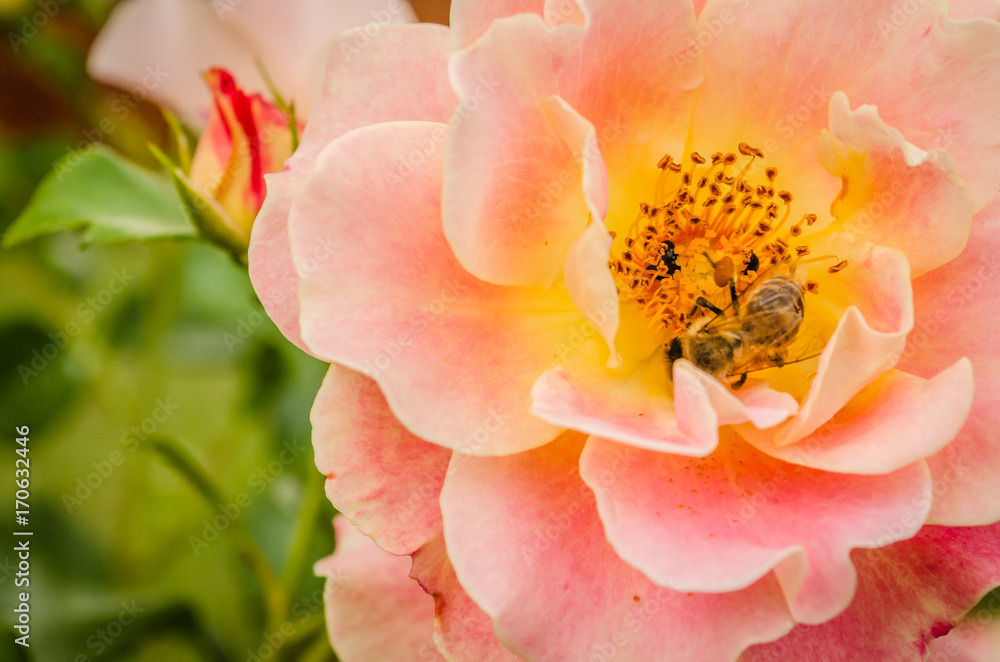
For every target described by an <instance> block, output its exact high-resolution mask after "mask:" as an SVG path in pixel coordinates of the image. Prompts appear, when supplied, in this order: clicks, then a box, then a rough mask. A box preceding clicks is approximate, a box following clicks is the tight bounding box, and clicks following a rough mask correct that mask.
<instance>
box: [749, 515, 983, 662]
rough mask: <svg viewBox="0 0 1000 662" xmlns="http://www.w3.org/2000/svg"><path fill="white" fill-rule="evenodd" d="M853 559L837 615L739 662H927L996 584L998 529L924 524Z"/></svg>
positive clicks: (757, 648) (757, 649)
mask: <svg viewBox="0 0 1000 662" xmlns="http://www.w3.org/2000/svg"><path fill="white" fill-rule="evenodd" d="M852 558H853V560H854V562H855V564H856V566H857V569H858V589H857V594H856V596H855V598H854V600H853V601H852V602H851V605H850V607H848V608H847V610H846V611H845V612H844V613H843V614H841V615H840V616H839V617H837V618H835V619H833V620H831V621H829V622H827V623H823V624H822V625H814V626H804V625H800V626H797V627H796V628H795V629H794V630H792V632H791V633H790V634H789V635H788V636H786V637H785V638H784V639H781V640H779V641H776V642H774V643H772V644H766V645H762V646H755V647H754V648H751V649H750V650H749V651H747V653H746V654H744V655H743V657H741V658H740V662H773V661H774V660H788V659H797V660H824V661H829V662H853V661H854V660H880V661H883V660H884V661H885V662H911V661H916V660H923V659H927V658H926V655H927V652H928V648H929V647H930V644H931V642H932V641H933V640H934V637H937V636H941V635H942V634H944V633H946V632H948V630H949V629H950V628H951V626H952V625H954V623H955V621H956V619H957V618H958V617H959V616H960V615H961V614H963V613H964V612H965V611H966V610H968V609H969V608H971V607H972V606H973V605H974V604H976V602H977V601H978V600H979V598H981V597H982V596H983V595H984V594H985V593H986V592H987V591H988V590H989V589H990V588H992V587H993V586H995V585H996V584H997V583H1000V530H998V529H997V527H996V526H989V527H975V528H969V529H962V528H951V527H937V526H927V527H924V528H923V530H921V531H920V533H919V534H917V536H916V537H915V538H913V539H912V540H907V541H904V542H899V543H896V544H894V545H891V546H889V547H886V548H884V549H877V550H859V551H857V552H855V553H854V554H853V555H852ZM930 659H931V660H937V659H939V658H938V657H936V656H935V655H932V656H931V657H930Z"/></svg>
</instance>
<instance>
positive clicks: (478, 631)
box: [410, 538, 522, 662]
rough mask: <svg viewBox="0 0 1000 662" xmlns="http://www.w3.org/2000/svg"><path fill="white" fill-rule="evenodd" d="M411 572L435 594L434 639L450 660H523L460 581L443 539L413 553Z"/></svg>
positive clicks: (424, 586) (504, 661)
mask: <svg viewBox="0 0 1000 662" xmlns="http://www.w3.org/2000/svg"><path fill="white" fill-rule="evenodd" d="M410 574H411V576H412V577H413V578H415V579H416V580H417V581H419V582H420V585H421V586H422V587H423V588H424V590H425V591H427V592H428V593H430V594H431V595H433V596H434V604H435V607H436V618H435V619H434V641H435V643H436V644H437V645H438V648H439V649H440V650H441V651H443V652H444V653H445V654H446V655H447V656H448V659H450V660H476V661H477V662H480V661H481V662H515V661H517V660H521V659H522V658H520V657H518V656H517V655H514V653H512V652H511V651H509V650H507V649H506V648H504V647H503V645H502V644H501V643H500V642H499V641H498V640H497V636H496V634H494V632H493V623H492V621H490V617H489V616H487V615H486V612H484V611H483V610H482V609H480V608H479V606H478V605H477V604H476V603H475V602H473V601H472V599H471V598H470V597H469V595H468V594H467V593H466V592H465V589H463V588H462V585H461V584H459V583H458V578H457V577H455V569H454V568H453V567H452V565H451V560H450V559H449V558H448V553H447V550H446V549H445V545H444V539H443V538H438V539H436V540H434V541H432V542H431V543H429V544H427V545H425V546H424V547H422V548H421V549H420V551H419V552H417V553H416V554H414V555H413V570H412V571H411V573H410Z"/></svg>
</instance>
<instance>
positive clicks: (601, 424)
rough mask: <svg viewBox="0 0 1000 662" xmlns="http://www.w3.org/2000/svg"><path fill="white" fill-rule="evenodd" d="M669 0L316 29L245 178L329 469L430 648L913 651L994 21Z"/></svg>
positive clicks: (851, 656) (253, 253) (945, 434)
mask: <svg viewBox="0 0 1000 662" xmlns="http://www.w3.org/2000/svg"><path fill="white" fill-rule="evenodd" d="M702 4H703V3H698V7H695V6H692V5H691V4H690V3H688V2H685V1H683V0H671V1H661V2H652V1H649V0H618V1H617V2H611V1H610V0H580V2H579V3H578V4H577V3H574V2H570V1H568V0H564V1H560V0H549V1H548V2H544V3H543V2H541V1H540V0H539V1H538V2H524V1H516V0H493V1H490V2H486V1H482V2H473V1H472V0H468V1H465V2H456V3H455V4H454V5H453V11H452V21H451V23H452V27H451V29H450V31H449V30H447V29H444V28H440V27H434V26H426V25H419V26H391V27H388V28H386V29H385V30H384V31H383V32H382V33H381V34H380V35H378V36H377V37H376V38H375V39H373V40H372V41H371V42H370V43H369V44H368V46H367V47H366V48H364V49H360V50H359V51H351V50H344V49H339V50H338V49H336V48H335V49H334V57H333V61H332V62H331V65H330V67H329V69H328V74H327V79H326V84H325V87H324V95H323V97H322V98H321V101H320V103H319V104H318V106H317V109H316V111H315V112H314V113H313V115H312V117H311V119H310V123H309V125H308V126H307V128H306V131H305V134H304V137H303V142H302V145H301V147H300V149H299V150H298V151H297V152H296V154H295V155H294V156H293V157H292V158H291V159H290V160H289V162H288V164H287V167H286V170H285V171H284V172H282V173H279V174H276V175H272V176H270V177H269V179H268V189H269V190H268V196H267V199H266V200H265V203H264V207H263V208H262V210H261V214H260V217H259V218H258V222H257V224H256V225H255V227H254V231H253V235H252V238H251V245H250V270H251V278H252V279H253V281H254V285H255V287H256V289H257V292H258V295H259V296H260V298H261V300H262V301H263V303H264V305H265V307H266V308H267V310H268V312H269V314H270V315H271V316H272V318H273V319H274V320H275V322H276V323H277V324H278V326H279V327H280V328H281V329H282V330H283V332H284V333H285V334H286V336H288V337H289V339H291V340H292V341H293V342H296V343H297V344H298V345H299V346H301V347H303V348H304V349H306V350H307V351H310V352H311V353H313V354H314V355H315V356H317V357H319V358H321V359H324V360H326V361H329V362H331V363H333V364H334V365H332V366H331V369H330V372H329V374H328V376H327V379H326V381H325V382H324V385H323V387H322V389H321V391H320V393H319V395H318V397H317V400H316V403H315V405H314V408H313V414H312V419H313V425H314V444H315V447H316V454H317V465H318V466H319V468H320V470H321V471H322V472H323V473H324V474H326V475H327V477H328V482H327V493H328V495H329V497H330V498H331V500H332V501H333V503H334V505H335V506H336V507H337V508H338V509H339V510H340V511H341V512H342V513H343V514H344V515H345V516H346V517H347V518H348V519H349V520H350V521H351V522H352V523H353V524H354V525H355V526H357V528H358V529H359V530H360V531H361V532H362V533H364V534H366V535H368V536H370V537H371V538H372V539H373V540H374V541H375V542H376V543H377V544H378V545H379V546H380V547H381V548H382V549H384V550H385V551H387V552H389V553H392V554H395V555H400V556H404V555H410V556H412V557H413V567H412V569H411V576H412V577H413V578H414V579H416V580H417V581H418V582H419V583H420V585H421V586H422V587H423V588H424V590H425V591H426V592H427V593H429V594H431V595H433V596H434V600H435V603H436V619H435V623H434V641H435V643H436V645H437V646H438V648H439V649H440V650H441V652H442V653H443V654H444V656H445V657H446V658H447V659H455V660H503V659H519V658H520V659H527V660H541V661H545V662H548V661H554V662H564V661H565V662H570V661H573V662H576V661H578V660H586V661H588V662H589V661H591V660H602V661H609V660H614V661H616V662H631V661H646V660H668V659H669V660H698V661H703V660H735V659H737V658H740V659H741V660H748V661H756V660H788V659H796V660H799V659H801V660H858V659H864V660H917V659H921V658H922V656H924V655H925V654H926V653H927V651H928V650H929V648H930V646H931V644H932V642H933V639H934V638H935V637H938V636H942V635H943V634H945V633H946V632H947V631H948V630H949V629H950V627H951V625H953V624H954V622H955V621H956V619H958V618H959V617H960V616H961V614H962V613H963V612H965V611H966V610H967V609H969V608H970V607H971V606H972V605H973V604H975V602H976V600H977V599H979V598H980V597H981V596H982V595H983V594H984V593H985V592H986V591H987V590H988V589H989V588H990V587H992V586H993V585H995V584H997V583H1000V563H998V559H1000V535H998V529H997V526H996V525H995V523H996V522H997V521H998V520H1000V497H998V492H997V491H996V490H995V488H994V483H995V476H996V475H997V472H998V470H1000V452H998V451H1000V449H998V448H997V439H996V436H995V433H994V432H993V431H994V430H995V429H996V427H997V425H998V424H1000V421H998V420H997V418H998V415H1000V408H998V407H997V406H996V399H997V395H996V393H997V392H998V388H1000V380H998V377H1000V364H998V363H997V359H996V356H997V352H996V351H995V349H994V347H993V343H992V340H991V332H992V329H993V327H994V326H995V325H994V324H992V323H991V322H990V320H991V319H994V318H995V317H996V315H995V313H994V312H993V311H994V307H995V304H994V299H995V298H996V296H995V295H997V294H1000V289H998V287H997V281H998V279H997V275H998V273H1000V272H998V269H1000V264H997V262H996V255H997V254H998V253H997V248H998V247H1000V246H998V244H1000V200H998V199H997V191H998V190H1000V115H998V114H997V112H996V107H997V103H996V102H997V100H996V99H995V98H994V97H995V96H996V90H1000V24H998V23H997V22H996V21H995V20H994V19H993V18H987V17H985V14H984V13H983V12H986V11H989V10H990V9H991V8H990V7H988V6H983V5H973V4H968V5H964V4H960V3H957V4H958V6H957V7H956V9H953V10H952V9H949V7H948V5H947V3H945V2H943V1H937V0H929V1H928V2H925V3H923V4H919V3H913V7H912V11H911V10H910V9H908V8H909V7H910V6H909V5H899V4H893V3H891V2H889V1H888V0H886V1H884V2H883V1H880V0H873V1H872V2H866V3H861V2H845V3H820V2H812V1H808V2H803V1H802V0H798V1H793V0H777V2H771V3H767V4H766V6H765V5H763V4H754V3H748V2H743V1H741V0H719V1H718V2H716V1H715V0H709V2H708V3H705V4H704V6H703V7H702V6H701V5H702ZM949 12H951V14H950V15H949ZM696 13H697V16H696ZM959 19H960V20H959ZM351 38H352V33H346V34H345V35H343V36H342V37H341V39H342V40H344V41H345V42H346V41H349V40H350V39H351ZM342 43H343V42H342ZM733 293H735V294H736V297H735V298H736V301H735V302H734V301H733V298H734V297H733ZM717 310H721V311H722V312H721V314H719V315H718V319H717V314H716V312H715V311H717ZM973 365H974V366H975V369H976V377H975V383H974V382H973V375H972V366H973ZM428 599H429V598H428ZM331 628H332V629H333V634H334V644H335V646H336V645H337V638H336V637H337V632H338V631H339V630H338V629H337V627H336V624H333V625H331ZM355 659H357V660H364V659H378V657H377V656H367V657H366V656H365V655H361V654H359V655H358V656H357V657H356V658H355ZM393 659H414V660H416V659H421V657H419V654H418V652H416V651H411V653H410V654H409V656H406V657H394V658H393ZM347 662H351V660H350V658H347Z"/></svg>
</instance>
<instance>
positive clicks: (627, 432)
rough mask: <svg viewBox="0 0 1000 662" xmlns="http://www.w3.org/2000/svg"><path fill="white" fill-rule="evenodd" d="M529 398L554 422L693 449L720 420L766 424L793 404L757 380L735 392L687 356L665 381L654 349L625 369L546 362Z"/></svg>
mask: <svg viewBox="0 0 1000 662" xmlns="http://www.w3.org/2000/svg"><path fill="white" fill-rule="evenodd" d="M532 400H533V403H534V404H533V406H532V412H533V413H534V414H535V415H536V416H538V417H540V418H543V419H545V420H547V421H549V422H551V423H553V424H555V425H561V426H563V427H566V428H571V429H573V430H578V431H580V432H585V433H587V434H593V435H597V436H601V437H606V438H609V439H613V440H615V441H620V442H622V443H626V444H630V445H633V446H636V447H638V448H646V449H649V450H654V451H659V452H664V453H677V454H679V455H685V456H695V457H700V456H705V455H708V454H710V453H711V452H712V451H714V450H715V448H716V447H717V446H718V443H719V426H720V425H732V424H735V423H744V422H747V421H751V422H752V423H753V425H756V426H760V427H761V428H769V427H772V426H774V425H777V424H778V423H781V422H782V421H784V420H785V419H787V418H788V417H789V416H791V415H793V414H794V413H795V411H796V410H797V409H798V405H797V403H796V402H795V399H794V398H792V397H791V396H790V395H788V394H786V393H779V392H777V391H773V390H771V389H769V388H767V386H766V385H763V384H759V385H756V386H754V387H751V388H748V389H747V390H745V391H741V392H739V394H738V396H737V395H734V394H733V392H731V391H729V390H728V389H726V388H725V387H724V386H722V385H721V384H720V383H719V382H718V380H716V379H714V378H713V377H711V376H709V375H707V374H705V373H704V372H702V371H701V370H698V368H696V367H695V366H694V365H692V364H691V363H690V362H688V361H678V362H677V363H675V364H674V374H673V381H672V384H671V381H669V380H668V379H667V369H666V365H665V363H664V361H663V359H662V356H659V355H657V356H654V357H651V358H650V359H649V360H647V361H646V362H644V363H643V364H641V365H640V366H639V367H638V368H637V369H636V370H635V371H633V372H630V373H628V374H625V375H614V376H611V375H609V374H607V373H606V372H604V371H602V370H600V369H596V370H592V371H590V372H583V371H577V372H570V371H568V370H566V369H564V368H557V369H555V370H551V371H549V372H547V373H545V374H543V375H542V376H541V377H539V378H538V381H537V382H535V386H534V388H533V389H532Z"/></svg>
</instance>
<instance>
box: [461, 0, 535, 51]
mask: <svg viewBox="0 0 1000 662" xmlns="http://www.w3.org/2000/svg"><path fill="white" fill-rule="evenodd" d="M545 4H546V2H545V0H452V3H451V18H450V20H449V25H450V26H451V48H452V50H454V51H459V50H462V49H463V48H466V47H468V46H469V45H471V44H472V42H474V41H476V40H477V39H479V38H480V37H481V36H482V35H483V34H484V33H485V32H486V30H487V29H489V27H490V25H492V23H493V21H495V20H497V19H501V18H504V17H506V16H514V15H515V14H538V15H539V16H541V15H542V10H543V9H544V7H545Z"/></svg>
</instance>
